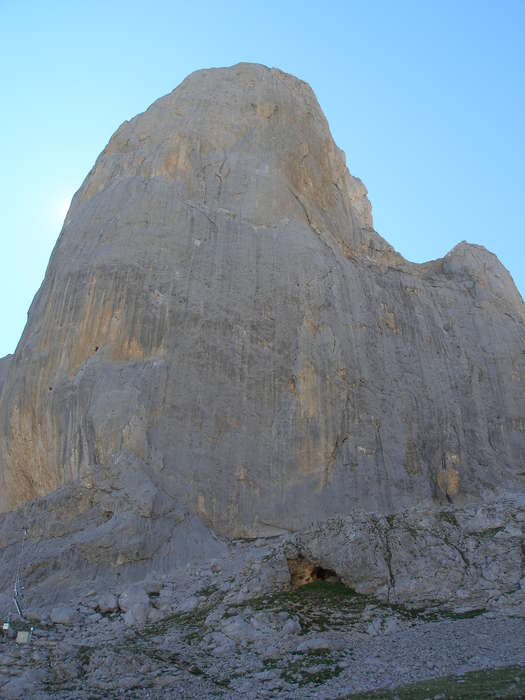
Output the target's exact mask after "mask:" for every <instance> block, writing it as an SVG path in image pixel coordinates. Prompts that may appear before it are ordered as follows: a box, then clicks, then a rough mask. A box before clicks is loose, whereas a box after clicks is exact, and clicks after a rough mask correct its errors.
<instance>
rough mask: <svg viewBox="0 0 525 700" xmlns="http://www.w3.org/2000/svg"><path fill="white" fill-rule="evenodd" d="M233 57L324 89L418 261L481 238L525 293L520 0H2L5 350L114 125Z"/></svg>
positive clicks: (385, 231) (392, 230) (524, 12)
mask: <svg viewBox="0 0 525 700" xmlns="http://www.w3.org/2000/svg"><path fill="white" fill-rule="evenodd" d="M238 61H254V62H260V63H264V64H266V65H270V66H277V67H279V68H282V69H283V70H286V71H289V72H291V73H293V74H295V75H297V76H299V77H300V78H302V79H304V80H306V81H308V82H309V83H310V84H311V86H312V87H313V89H314V91H315V92H316V94H317V97H318V99H319V102H320V104H321V107H322V108H323V109H324V111H325V114H326V115H327V118H328V120H329V122H330V125H331V128H332V133H333V135H334V138H335V140H336V142H337V143H338V145H339V146H340V147H341V148H343V149H344V150H345V152H346V154H347V162H348V165H349V168H350V171H351V172H352V174H354V175H357V176H358V177H361V178H362V179H363V181H364V182H365V184H366V186H367V187H368V190H369V195H370V199H371V201H372V207H373V214H374V222H375V227H376V229H377V230H378V231H379V233H381V235H383V236H384V237H385V238H386V239H387V240H388V241H389V242H390V243H391V244H392V245H394V246H395V247H396V248H397V249H398V250H399V251H400V252H401V253H402V254H403V255H404V256H405V257H407V258H408V259H410V260H413V261H416V262H421V261H424V260H428V259H432V258H436V257H440V256H442V255H444V254H445V253H446V252H447V251H448V250H450V248H452V247H453V246H454V245H455V244H456V243H457V242H459V241H461V240H464V239H466V240H468V241H470V242H473V243H480V244H482V245H485V246H486V247H487V248H489V249H490V250H492V251H493V252H495V253H496V254H497V255H498V256H499V258H500V259H501V261H502V262H503V263H504V264H505V266H506V267H507V268H508V269H509V270H510V271H511V273H512V275H513V277H514V280H515V281H516V284H517V285H518V288H519V289H520V291H521V293H522V295H523V294H524V293H525V246H524V245H523V242H524V229H523V221H524V218H525V217H524V214H525V196H524V194H525V192H524V176H523V167H524V163H525V89H524V88H525V84H524V83H525V78H524V76H525V2H524V1H523V0H519V1H516V2H514V1H512V0H504V1H502V2H499V3H498V2H493V1H492V2H485V1H484V0H476V1H475V2H474V1H472V2H470V1H468V0H455V1H454V2H448V1H447V0H440V1H439V2H437V0H436V1H435V2H431V1H430V0H418V1H417V2H404V1H403V0H398V1H397V2H393V0H392V1H390V2H386V1H379V0H378V1H375V0H369V1H365V2H363V0H360V1H359V2H353V1H352V0H348V1H347V2H337V1H333V2H328V3H324V4H323V3H319V2H308V1H307V0H302V2H296V1H295V0H290V1H288V2H286V1H285V2H282V0H281V1H280V2H275V1H273V0H267V1H266V2H265V3H247V2H246V1H243V2H233V1H232V2H230V1H228V0H223V1H222V2H202V1H201V2H199V3H189V2H187V1H186V2H176V1H172V2H151V3H149V4H148V3H144V2H140V3H139V2H134V1H133V0H127V1H126V2H121V1H120V0H112V1H111V2H99V1H97V0H91V1H90V2H89V3H80V2H53V0H48V1H47V2H38V1H37V0H35V1H29V0H26V2H22V1H21V0H16V1H15V0H0V86H1V93H0V94H1V105H2V108H1V110H0V146H1V154H2V161H1V162H2V167H1V168H0V206H1V211H2V220H1V223H0V243H1V248H0V251H1V253H0V320H1V323H0V356H2V355H4V354H7V353H9V352H13V351H14V349H15V347H16V344H17V342H18V339H19V337H20V334H21V332H22V330H23V326H24V324H25V319H26V314H27V310H28V308H29V305H30V303H31V300H32V298H33V296H34V294H35V293H36V291H37V289H38V287H39V285H40V283H41V281H42V279H43V275H44V272H45V268H46V265H47V262H48V259H49V256H50V254H51V250H52V248H53V245H54V243H55V241H56V238H57V236H58V234H59V232H60V227H61V223H62V220H63V217H64V214H65V208H66V207H67V203H68V201H69V200H70V198H71V196H72V195H73V193H74V192H75V190H76V189H78V187H79V186H80V184H81V182H82V180H83V178H84V177H85V176H86V174H87V172H88V171H89V169H90V168H91V166H92V165H93V163H94V161H95V159H96V157H97V155H98V154H99V152H100V151H101V150H102V148H103V147H104V146H105V144H106V143H107V141H108V139H109V137H110V136H111V134H112V133H113V131H114V130H115V129H116V128H117V127H118V126H119V124H120V123H121V122H122V121H124V120H125V119H128V118H130V117H132V116H134V115H135V114H137V113H138V112H141V111H143V110H144V109H146V108H147V107H148V105H149V104H150V103H151V102H152V101H153V100H155V99H156V98H157V97H159V96H161V95H163V94H165V93H167V92H169V91H170V90H172V89H173V88H174V87H175V86H176V85H177V84H178V83H179V82H180V81H181V80H182V79H183V78H184V77H185V76H186V75H187V74H188V73H190V72H191V71H193V70H196V69H198V68H204V67H209V66H223V65H231V64H234V63H237V62H238Z"/></svg>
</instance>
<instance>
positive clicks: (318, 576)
mask: <svg viewBox="0 0 525 700" xmlns="http://www.w3.org/2000/svg"><path fill="white" fill-rule="evenodd" d="M287 562H288V570H289V571H290V583H291V584H292V588H300V587H301V586H306V585H307V584H309V583H313V582H314V581H326V582H328V583H341V579H340V577H339V576H338V575H337V574H336V572H335V571H332V569H325V568H324V566H321V565H320V564H319V563H318V562H313V561H310V560H309V559H305V558H304V557H297V558H296V559H288V560H287Z"/></svg>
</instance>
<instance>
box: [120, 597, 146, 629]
mask: <svg viewBox="0 0 525 700" xmlns="http://www.w3.org/2000/svg"><path fill="white" fill-rule="evenodd" d="M150 612H151V606H150V604H149V601H148V602H147V603H144V602H136V603H133V605H131V606H130V607H129V608H128V609H127V611H126V612H125V614H124V622H125V623H126V625H130V626H131V625H133V626H141V625H145V624H146V622H147V621H148V618H149V615H150Z"/></svg>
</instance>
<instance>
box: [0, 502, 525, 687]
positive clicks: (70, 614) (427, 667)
mask: <svg viewBox="0 0 525 700" xmlns="http://www.w3.org/2000/svg"><path fill="white" fill-rule="evenodd" d="M489 511H490V508H488V509H487V507H483V508H481V509H479V508H477V509H476V508H473V509H471V510H470V511H468V509H467V511H465V510H463V511H461V510H456V511H454V514H453V515H454V518H456V519H457V520H456V525H457V522H458V521H460V520H461V518H462V517H463V518H465V517H466V516H465V513H466V512H468V513H469V519H468V522H470V523H471V524H472V522H474V520H476V522H477V523H478V525H479V523H480V518H481V516H483V518H482V520H483V522H485V523H487V522H488V521H487V513H488V512H489ZM443 513H448V515H445V516H444V515H443ZM498 513H500V515H501V510H498ZM507 514H508V513H507ZM492 515H493V517H495V516H494V512H493V513H492ZM474 516H475V517H474ZM512 516H513V517H512V518H511V520H512V523H510V524H509V523H507V524H506V525H501V526H500V527H499V528H498V527H496V528H494V527H490V528H488V530H484V531H483V532H482V534H479V533H478V535H477V537H478V538H479V539H480V541H481V542H483V543H484V544H483V547H484V551H485V559H484V561H485V565H486V568H485V571H484V574H485V576H486V577H488V579H492V580H491V583H490V586H489V588H488V589H487V586H486V585H485V584H483V586H481V584H480V585H478V589H477V590H476V589H475V586H472V587H471V590H470V594H471V595H470V597H468V596H466V595H465V594H464V593H463V594H461V592H459V594H458V591H457V590H454V591H452V590H451V591H450V595H449V600H450V601H451V602H453V603H454V604H453V605H450V606H448V607H447V606H446V605H444V604H443V602H440V597H442V594H443V591H441V590H440V586H441V588H443V586H446V585H449V584H448V583H447V582H448V581H449V579H448V578H446V577H444V576H445V575H444V573H443V572H442V571H440V570H439V568H436V569H435V571H434V577H433V578H434V584H433V585H434V590H435V591H436V600H435V604H434V605H430V604H428V603H427V604H426V605H425V606H424V607H416V608H414V607H413V606H412V607H410V606H409V605H408V604H407V603H400V602H399V601H398V599H399V598H400V595H401V594H398V595H397V596H396V595H395V587H394V589H392V591H391V592H390V593H388V592H387V596H386V597H385V596H384V595H383V589H382V588H381V587H378V588H377V589H376V594H371V593H363V592H359V593H358V592H356V591H355V589H354V588H353V587H351V586H349V585H345V583H344V582H343V580H342V579H341V577H340V576H339V575H338V573H336V572H335V571H333V570H331V569H329V568H323V566H321V565H319V559H317V560H316V562H317V563H316V565H315V566H314V564H313V563H312V560H309V559H306V558H304V556H303V555H302V554H301V555H300V556H296V557H295V558H293V559H291V558H289V556H290V553H291V552H292V553H295V554H297V547H300V549H301V552H302V553H303V554H304V553H306V552H307V549H308V548H307V544H308V543H309V544H308V546H309V550H308V551H309V553H310V555H312V553H313V552H314V550H315V547H316V546H319V544H320V543H322V542H323V537H324V538H325V539H329V540H330V541H335V543H336V544H337V540H334V537H335V536H336V535H335V533H334V524H333V523H332V524H331V525H330V524H329V523H328V524H325V526H324V528H322V527H321V526H319V525H318V526H316V527H315V528H313V529H312V530H311V531H310V532H309V533H307V532H305V533H302V534H300V535H296V536H293V537H288V538H273V539H270V540H268V539H263V540H258V541H254V542H236V543H231V545H230V547H229V549H228V551H227V553H226V554H224V556H222V557H219V558H216V559H212V560H208V561H206V562H203V563H201V564H200V565H190V566H185V567H178V568H177V569H174V570H173V571H172V572H170V574H162V575H156V576H151V575H150V576H149V577H147V578H146V579H145V580H143V581H140V582H135V583H131V584H130V583H127V584H125V585H121V586H120V587H119V586H117V585H115V584H113V585H108V587H107V588H106V590H103V589H101V588H100V587H97V586H94V587H93V589H92V590H86V591H85V592H84V593H83V594H81V595H80V596H79V597H77V598H76V599H74V598H73V599H71V600H70V601H69V602H55V603H54V604H45V603H43V602H42V599H41V598H38V596H37V597H34V599H33V602H32V603H31V596H30V595H29V594H28V603H31V605H30V607H29V608H28V612H27V616H28V618H30V620H31V623H30V624H31V625H33V626H34V633H33V637H32V640H31V642H30V643H29V644H17V643H16V641H15V640H14V639H8V638H7V637H6V636H4V638H3V639H2V642H1V644H0V698H2V700H3V699H4V698H28V697H30V698H69V699H71V700H72V699H73V698H121V697H122V698H212V697H218V698H241V697H242V698H264V697H267V698H297V699H299V698H301V699H303V698H334V699H339V698H341V699H342V698H347V697H362V698H365V697H370V698H371V697H384V698H389V697H392V698H394V697H399V698H425V697H432V698H452V697H465V698H467V697H479V698H482V697H498V696H500V697H521V696H525V624H524V618H525V590H524V587H525V586H524V584H525V581H524V580H523V579H519V576H521V574H522V570H521V564H520V563H519V562H518V570H517V572H516V571H514V570H513V568H514V567H513V557H512V556H511V555H509V552H511V551H512V548H511V547H510V545H509V542H511V541H513V538H516V537H518V541H519V537H521V535H518V534H517V533H516V531H515V527H516V522H521V520H520V518H521V516H522V511H521V510H519V511H513V513H512ZM411 517H414V516H413V514H412V516H409V515H406V514H405V515H404V516H403V515H398V516H396V518H398V519H399V520H400V521H403V523H404V524H403V528H404V529H406V527H407V523H410V522H412V521H411V519H410V518H411ZM433 517H437V521H439V522H441V521H445V524H446V525H447V526H448V525H450V522H449V521H450V520H451V519H452V514H451V512H450V511H443V512H441V514H438V516H435V515H434V516H433ZM516 518H518V520H516ZM420 520H421V522H423V519H422V518H421V514H420ZM491 524H493V523H492V522H488V525H491ZM421 527H423V525H421ZM346 528H347V529H346V531H345V532H346V535H345V537H348V532H349V523H346ZM342 529H343V530H344V528H342ZM505 529H506V530H507V534H505V533H506V530H505ZM341 531H342V530H341V523H339V532H341ZM396 531H397V530H396V526H395V523H394V524H393V534H392V537H393V538H394V539H395V533H396ZM355 532H356V529H355V523H354V535H355ZM421 532H423V530H421V529H420V531H419V536H420V537H421V536H422V535H421ZM509 532H510V534H509ZM313 533H316V534H315V536H314V535H313ZM413 534H414V536H415V533H413ZM461 537H462V538H463V537H465V535H464V531H463V534H462V536H461ZM506 537H507V538H510V539H509V540H508V541H507V540H506V539H505V538H506ZM460 539H461V538H460ZM488 540H494V542H492V543H490V546H489V544H487V542H486V541H488ZM449 541H451V542H452V544H449V545H448V546H449V547H450V548H451V549H452V550H454V546H457V544H456V545H454V542H453V541H452V540H449ZM461 541H462V542H463V546H464V547H466V549H465V551H462V552H461V554H458V558H459V560H460V561H461V562H463V557H465V558H467V559H468V556H467V554H466V552H467V550H468V549H469V547H470V549H472V547H473V546H472V543H470V544H469V540H468V538H467V539H463V540H461ZM498 541H501V542H502V543H503V544H502V545H498V544H497V543H498ZM465 542H466V544H465ZM339 544H340V543H339ZM522 544H523V541H522V540H521V545H522ZM427 546H428V547H430V544H428V543H427ZM480 547H481V545H478V549H479V548H480ZM495 547H496V549H494V548H495ZM497 547H500V549H501V547H503V549H501V551H503V552H505V556H503V555H501V554H500V555H499V556H500V558H499V560H498V558H497V556H496V555H494V552H496V553H497V552H498V551H500V549H497ZM430 548H431V547H430ZM339 549H341V548H340V547H339ZM339 549H338V551H339ZM342 551H345V550H344V548H343V550H342ZM346 551H347V552H348V551H349V549H348V544H347V546H346ZM487 552H492V553H493V555H494V557H493V561H492V563H493V565H492V567H491V566H490V565H489V564H490V562H489V563H487V561H486V557H487V556H488V555H487ZM287 555H288V558H286V556H287ZM441 555H443V553H441ZM434 556H435V555H434ZM471 557H472V561H471V560H470V559H469V564H470V566H471V568H473V567H474V561H473V555H472V553H471ZM327 561H328V560H327ZM283 562H284V566H283ZM334 562H335V564H334ZM494 562H496V563H499V566H500V569H501V570H500V572H499V577H498V576H497V574H496V573H495V572H496V566H495V564H494ZM323 563H325V566H326V562H325V561H323ZM330 563H332V565H334V566H338V563H337V561H336V560H335V559H332V560H330ZM463 563H464V562H463ZM448 565H449V563H447V561H446V560H444V566H445V568H446V566H448ZM341 566H342V564H341ZM391 566H393V569H392V571H393V572H394V571H396V566H398V568H399V566H400V565H399V563H398V564H397V565H396V564H395V561H394V562H391ZM505 567H507V568H508V569H509V570H508V571H507V573H505V571H504V569H505ZM448 575H449V576H450V572H449V574H448ZM410 576H412V578H413V580H414V581H416V582H417V580H418V568H417V562H416V563H413V565H412V569H411V570H410V567H409V570H408V571H407V572H406V578H407V580H408V579H409V578H410ZM494 576H496V578H494ZM505 577H507V578H505ZM509 577H510V578H509ZM516 577H518V578H516ZM472 580H473V579H472ZM480 580H485V579H483V577H480ZM505 580H507V581H508V580H510V581H518V583H517V585H516V583H514V584H512V585H511V586H506V584H505ZM396 585H397V586H398V589H399V591H402V590H403V586H404V584H402V582H401V578H400V576H398V578H397V583H396ZM418 586H419V587H418ZM361 587H362V586H361ZM431 587H432V585H431V584H429V585H428V586H427V588H424V590H427V589H428V590H429V589H430V588H431ZM498 588H499V594H493V595H492V596H490V595H486V591H487V590H488V591H492V593H494V591H495V590H496V589H498ZM420 589H421V584H417V583H415V584H414V587H413V590H414V597H416V598H417V596H418V595H420V594H418V591H419V590H420ZM480 590H482V591H483V590H484V591H485V593H484V597H483V596H482V595H481V594H480ZM425 595H426V594H425ZM458 595H459V597H458ZM420 597H421V595H420ZM423 597H424V596H423ZM393 599H395V600H396V602H392V601H393ZM461 600H463V601H465V600H466V601H467V602H463V603H462V604H460V602H458V601H461ZM480 600H482V604H481V605H479V606H476V601H480ZM13 625H14V627H15V629H16V628H27V624H24V623H22V622H21V621H19V620H18V621H17V620H16V619H13ZM414 683H416V684H417V683H419V684H420V685H413V684H414ZM376 690H377V691H378V692H377V694H369V693H372V691H376Z"/></svg>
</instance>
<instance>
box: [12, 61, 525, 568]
mask: <svg viewBox="0 0 525 700" xmlns="http://www.w3.org/2000/svg"><path fill="white" fill-rule="evenodd" d="M402 205H403V206H406V210H407V216H408V215H409V211H410V202H409V201H407V202H406V203H402ZM474 235H475V232H474ZM524 378H525V313H524V306H523V302H522V300H521V297H520V296H519V294H518V292H517V290H516V289H515V287H514V284H513V282H512V280H511V278H510V276H509V274H508V273H507V272H506V270H505V269H504V268H503V267H502V266H501V265H500V263H499V262H498V260H497V259H496V257H495V256H494V255H492V254H491V253H489V252H488V251H486V250H485V249H483V248H481V247H478V246H473V245H469V244H466V243H461V244H459V245H458V246H457V247H456V248H454V250H452V251H451V252H450V253H449V254H448V255H447V256H446V257H445V258H443V259H442V260H437V261H433V262H429V263H426V264H424V265H414V264H411V263H408V262H407V261H405V260H404V259H403V258H402V257H401V256H399V255H398V254H397V253H395V251H394V250H393V249H392V248H391V247H390V246H389V245H388V244H387V243H386V242H385V241H384V240H383V239H382V238H381V237H380V236H379V235H378V234H377V233H376V232H375V231H374V230H373V227H372V217H371V208H370V204H369V202H368V199H367V196H366V189H365V187H364V186H363V185H362V183H361V182H360V181H359V180H358V179H356V178H354V177H352V176H351V175H350V174H349V172H348V170H347V168H346V165H345V157H344V154H343V153H342V152H341V151H340V150H339V149H338V148H337V147H336V146H335V144H334V142H333V140H332V137H331V135H330V131H329V128H328V124H327V122H326V119H325V117H324V116H323V114H322V112H321V110H320V108H319V105H318V103H317V100H316V98H315V96H314V94H313V92H312V90H311V89H310V88H309V86H308V85H306V84H305V83H303V82H301V81H300V80H297V79H296V78H294V77H292V76H290V75H287V74H285V73H282V72H281V71H279V70H276V69H268V68H265V67H263V66H259V65H251V64H239V65H237V66H233V67H231V68H225V69H212V70H205V71H198V72H197V73H194V74H192V75H191V76H189V77H188V78H187V79H186V80H185V81H184V82H183V83H182V84H181V85H180V86H179V87H178V88H177V89H176V90H174V91H173V92H172V93H171V94H169V95H167V96H166V97H163V98H161V99H159V100H157V101H156V102H155V103H154V104H153V105H152V106H151V107H150V108H149V109H148V110H147V111H146V112H144V113H143V114H141V115H139V116H137V117H135V118H134V119H132V120H131V121H130V122H125V123H124V124H122V126H121V127H120V128H119V129H118V130H117V132H116V133H115V134H114V136H113V137H112V138H111V140H110V142H109V143H108V145H107V147H106V148H105V149H104V151H103V152H102V154H101V155H100V156H99V158H98V159H97V162H96V164H95V166H94V167H93V169H92V170H91V172H90V173H89V174H88V176H87V178H86V180H85V182H84V183H83V185H82V187H81V188H80V190H79V191H78V192H77V193H76V195H75V197H74V199H73V202H72V205H71V208H70V211H69V213H68V215H67V217H66V220H65V223H64V228H63V230H62V233H61V235H60V238H59V240H58V243H57V245H56V248H55V250H54V252H53V256H52V258H51V261H50V264H49V268H48V270H47V273H46V276H45V280H44V283H43V285H42V287H41V289H40V291H39V292H38V294H37V296H36V298H35V300H34V302H33V304H32V306H31V309H30V312H29V319H28V324H27V327H26V329H25V331H24V334H23V337H22V339H21V342H20V344H19V347H18V348H17V351H16V354H15V355H14V356H13V357H12V358H10V359H4V360H2V361H0V509H1V510H4V511H5V510H9V509H12V508H14V507H16V506H17V505H19V504H21V503H24V502H26V501H31V500H33V499H35V498H36V497H38V496H42V495H45V494H47V493H50V492H52V491H54V490H55V489H57V488H60V487H62V486H64V485H65V484H69V483H78V482H79V480H81V481H82V480H83V481H84V482H85V481H89V479H93V478H94V477H93V476H92V475H93V474H94V473H98V472H97V470H98V469H99V468H101V469H104V470H106V472H107V477H105V478H106V481H107V480H108V479H109V480H111V479H113V480H114V479H115V478H117V477H115V476H111V474H117V475H119V476H118V478H121V477H120V474H121V473H122V465H127V466H126V469H127V472H126V469H125V470H124V474H125V476H124V480H125V481H126V480H128V481H129V483H128V486H127V488H128V489H130V490H133V488H135V487H136V488H137V489H138V491H139V492H140V498H138V501H140V508H142V509H143V511H144V513H146V514H147V513H148V512H149V513H150V514H151V513H156V512H159V510H160V511H162V510H163V509H165V508H171V507H174V508H178V509H179V511H181V512H182V511H184V512H190V513H192V514H193V515H195V516H198V517H199V518H200V519H202V521H203V522H204V523H206V524H207V525H208V526H210V527H211V528H212V529H213V530H214V531H215V532H217V533H222V534H224V535H228V536H261V535H271V534H279V533H282V532H284V531H287V530H290V529H297V528H301V527H304V526H306V525H307V524H308V523H309V522H311V520H312V519H323V518H330V517H335V516H343V517H344V516H347V515H349V514H351V513H353V512H355V511H356V510H361V511H363V510H364V511H376V512H382V513H385V514H387V513H393V512H396V511H398V510H400V509H403V508H404V507H407V506H409V505H413V504H415V503H430V502H431V501H436V500H437V501H442V502H445V503H446V502H453V503H457V504H461V503H462V502H465V501H466V500H469V499H481V500H483V499H486V498H489V497H492V496H493V495H494V494H497V493H501V492H505V491H509V490H516V489H518V490H519V489H521V490H522V489H523V474H524V468H523V462H524V453H525V392H524ZM97 488H98V486H97ZM159 494H160V495H159ZM138 501H137V502H138ZM169 504H171V505H169ZM109 512H110V510H108V513H109ZM119 527H123V528H124V527H125V526H124V525H121V526H119ZM112 536H113V535H112ZM123 556H127V554H124V555H123Z"/></svg>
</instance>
